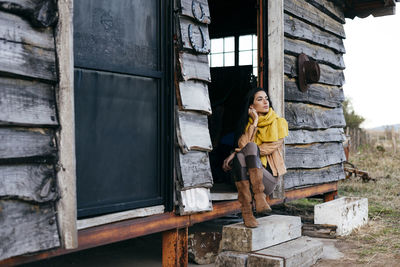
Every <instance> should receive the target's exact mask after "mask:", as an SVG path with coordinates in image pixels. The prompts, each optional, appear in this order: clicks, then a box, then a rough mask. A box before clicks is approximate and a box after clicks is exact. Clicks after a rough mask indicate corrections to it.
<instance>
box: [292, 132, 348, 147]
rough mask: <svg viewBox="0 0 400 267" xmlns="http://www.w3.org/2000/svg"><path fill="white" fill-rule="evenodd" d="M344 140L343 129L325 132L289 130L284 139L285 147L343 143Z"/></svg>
mask: <svg viewBox="0 0 400 267" xmlns="http://www.w3.org/2000/svg"><path fill="white" fill-rule="evenodd" d="M345 139H346V137H345V134H344V130H343V128H329V129H326V130H317V131H309V130H291V131H289V135H288V136H287V137H286V138H285V144H286V145H293V144H311V143H322V142H343V141H344V140H345Z"/></svg>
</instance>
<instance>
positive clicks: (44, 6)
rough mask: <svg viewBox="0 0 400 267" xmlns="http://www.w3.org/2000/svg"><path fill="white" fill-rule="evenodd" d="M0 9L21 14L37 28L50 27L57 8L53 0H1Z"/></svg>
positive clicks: (54, 19) (54, 18) (55, 16)
mask: <svg viewBox="0 0 400 267" xmlns="http://www.w3.org/2000/svg"><path fill="white" fill-rule="evenodd" d="M0 10H3V11H5V12H9V13H12V14H16V15H18V16H21V17H23V18H24V19H26V20H28V21H29V22H30V23H31V24H32V25H33V26H35V27H39V28H46V27H50V26H52V25H53V24H54V23H55V22H56V21H57V8H56V2H55V1H54V0H7V1H1V2H0Z"/></svg>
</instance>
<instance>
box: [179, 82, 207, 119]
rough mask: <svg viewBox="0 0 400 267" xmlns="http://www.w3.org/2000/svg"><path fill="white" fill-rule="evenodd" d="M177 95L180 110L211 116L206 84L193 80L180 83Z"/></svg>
mask: <svg viewBox="0 0 400 267" xmlns="http://www.w3.org/2000/svg"><path fill="white" fill-rule="evenodd" d="M179 94H180V98H179V99H180V101H178V105H179V108H180V109H181V110H194V111H200V112H202V113H205V114H207V115H211V113H212V111H211V103H210V97H209V94H208V85H207V83H204V82H201V81H195V80H189V81H186V82H180V83H179Z"/></svg>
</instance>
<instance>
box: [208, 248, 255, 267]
mask: <svg viewBox="0 0 400 267" xmlns="http://www.w3.org/2000/svg"><path fill="white" fill-rule="evenodd" d="M247 258H248V255H247V253H241V252H236V251H223V252H221V253H219V254H218V256H217V259H216V260H215V267H246V266H247Z"/></svg>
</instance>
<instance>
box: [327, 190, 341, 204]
mask: <svg viewBox="0 0 400 267" xmlns="http://www.w3.org/2000/svg"><path fill="white" fill-rule="evenodd" d="M337 194H338V192H337V190H336V191H332V192H329V193H325V194H324V195H323V196H324V202H328V201H331V200H334V199H335V197H336V196H337Z"/></svg>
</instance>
